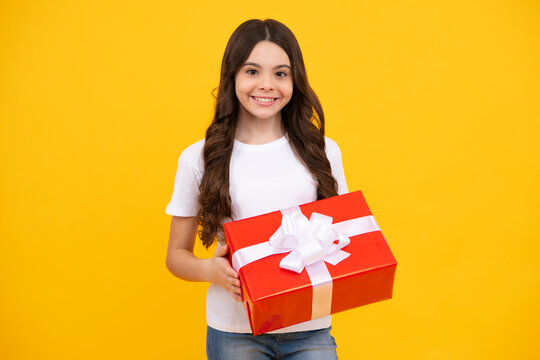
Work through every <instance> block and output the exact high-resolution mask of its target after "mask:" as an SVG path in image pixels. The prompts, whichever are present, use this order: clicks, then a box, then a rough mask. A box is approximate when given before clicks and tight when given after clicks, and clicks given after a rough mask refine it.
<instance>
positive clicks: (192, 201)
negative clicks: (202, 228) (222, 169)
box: [165, 151, 201, 217]
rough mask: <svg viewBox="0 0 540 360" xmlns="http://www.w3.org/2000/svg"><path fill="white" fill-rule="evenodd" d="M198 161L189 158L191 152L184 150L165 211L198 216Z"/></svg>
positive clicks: (179, 214)
mask: <svg viewBox="0 0 540 360" xmlns="http://www.w3.org/2000/svg"><path fill="white" fill-rule="evenodd" d="M196 163H197V162H196V161H194V160H191V159H189V153H188V152H186V151H184V152H182V154H181V155H180V157H179V158H178V169H177V170H176V176H175V178H174V189H173V193H172V197H171V201H170V202H169V204H168V205H167V208H166V209H165V213H167V214H169V215H174V216H186V217H187V216H197V213H198V212H199V200H198V197H199V184H200V182H201V173H200V171H199V170H198V169H197V166H196Z"/></svg>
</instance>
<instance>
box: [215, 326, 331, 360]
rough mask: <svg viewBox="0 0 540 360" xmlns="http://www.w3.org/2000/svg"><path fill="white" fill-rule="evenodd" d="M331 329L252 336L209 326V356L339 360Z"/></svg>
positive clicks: (220, 359)
mask: <svg viewBox="0 0 540 360" xmlns="http://www.w3.org/2000/svg"><path fill="white" fill-rule="evenodd" d="M331 329H332V327H329V328H326V329H318V330H310V331H298V332H291V333H282V334H262V335H257V336H253V335H251V334H245V333H242V334H239V333H230V332H224V331H219V330H216V329H214V328H211V327H210V326H208V329H207V333H206V356H207V357H208V359H209V360H232V359H234V360H247V359H249V360H269V359H275V360H278V359H279V360H281V359H283V360H285V359H287V360H337V354H336V342H335V340H334V338H333V337H332V335H330V330H331Z"/></svg>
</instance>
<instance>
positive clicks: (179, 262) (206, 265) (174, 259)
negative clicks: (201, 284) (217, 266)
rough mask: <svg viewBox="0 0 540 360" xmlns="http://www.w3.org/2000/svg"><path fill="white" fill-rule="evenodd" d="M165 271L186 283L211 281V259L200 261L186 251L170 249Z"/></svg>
mask: <svg viewBox="0 0 540 360" xmlns="http://www.w3.org/2000/svg"><path fill="white" fill-rule="evenodd" d="M166 263H167V269H169V271H170V272H171V273H172V274H173V275H174V276H176V277H179V278H180V279H183V280H187V281H213V279H212V272H211V271H210V270H211V269H210V265H211V259H200V258H198V257H196V256H195V255H194V254H193V253H192V252H191V251H189V250H186V249H171V250H170V251H169V253H168V254H167V262H166Z"/></svg>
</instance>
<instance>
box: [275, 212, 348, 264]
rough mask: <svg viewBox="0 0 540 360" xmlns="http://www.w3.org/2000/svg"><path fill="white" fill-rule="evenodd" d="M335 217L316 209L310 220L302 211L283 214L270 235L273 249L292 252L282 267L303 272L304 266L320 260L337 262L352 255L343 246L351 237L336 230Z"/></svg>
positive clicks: (285, 258) (284, 260) (284, 259)
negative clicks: (277, 226)
mask: <svg viewBox="0 0 540 360" xmlns="http://www.w3.org/2000/svg"><path fill="white" fill-rule="evenodd" d="M332 220H333V219H332V217H330V216H326V215H323V214H319V213H316V212H314V213H312V214H311V217H310V219H309V220H308V219H307V218H306V217H305V216H304V214H302V213H301V212H299V211H293V212H290V213H286V214H283V218H282V220H281V226H280V227H279V228H278V229H277V231H276V232H275V233H274V234H272V236H271V237H270V245H271V246H272V247H273V248H275V249H276V250H278V251H279V252H286V251H291V252H290V253H289V254H288V255H287V256H285V257H284V258H283V259H282V260H281V263H280V264H279V266H280V267H281V268H283V269H287V270H291V271H294V272H297V273H301V272H302V270H303V269H304V267H306V266H308V265H311V264H314V263H316V262H318V261H326V262H328V263H330V264H332V265H336V264H338V263H339V262H341V261H342V260H344V259H346V258H347V257H348V256H349V255H350V254H349V253H347V252H345V251H342V250H341V249H342V248H344V247H345V246H347V245H349V243H350V242H351V240H350V239H349V238H348V237H346V236H344V235H343V234H340V233H339V232H338V231H337V230H336V228H335V227H334V226H333V225H332ZM336 240H337V241H338V242H337V243H334V242H335V241H336Z"/></svg>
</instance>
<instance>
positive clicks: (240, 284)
mask: <svg viewBox="0 0 540 360" xmlns="http://www.w3.org/2000/svg"><path fill="white" fill-rule="evenodd" d="M229 283H230V284H231V285H234V286H236V287H241V286H242V283H241V282H240V280H238V279H236V278H232V277H230V278H229Z"/></svg>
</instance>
